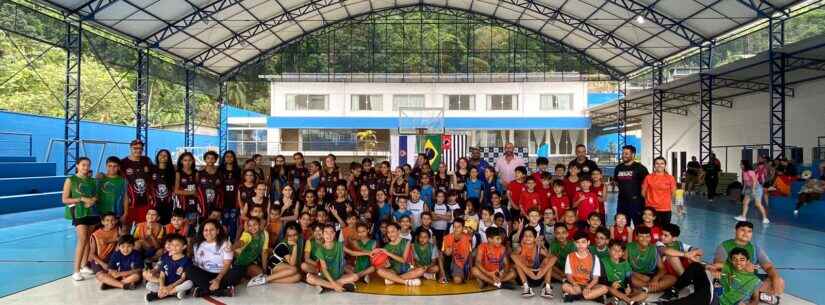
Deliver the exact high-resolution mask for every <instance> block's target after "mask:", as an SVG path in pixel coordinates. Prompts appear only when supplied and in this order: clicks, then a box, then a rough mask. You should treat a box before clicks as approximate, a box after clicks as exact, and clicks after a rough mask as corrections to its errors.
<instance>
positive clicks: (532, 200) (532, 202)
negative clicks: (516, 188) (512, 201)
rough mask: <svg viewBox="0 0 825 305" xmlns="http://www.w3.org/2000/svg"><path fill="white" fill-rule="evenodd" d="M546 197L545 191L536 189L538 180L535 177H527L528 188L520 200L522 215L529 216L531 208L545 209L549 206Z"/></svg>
mask: <svg viewBox="0 0 825 305" xmlns="http://www.w3.org/2000/svg"><path fill="white" fill-rule="evenodd" d="M546 198H547V197H546V196H545V195H544V193H543V192H539V191H536V180H535V179H533V177H527V189H526V190H525V191H524V192H522V193H521V196H520V197H519V200H518V207H519V210H521V215H522V216H524V217H527V213H528V212H529V211H530V209H534V208H535V209H537V210H539V211H544V209H546V208H547V207H548V204H547V200H546Z"/></svg>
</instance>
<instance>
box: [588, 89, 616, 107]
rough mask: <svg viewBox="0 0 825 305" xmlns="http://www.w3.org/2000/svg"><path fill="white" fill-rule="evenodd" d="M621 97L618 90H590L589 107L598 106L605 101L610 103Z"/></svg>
mask: <svg viewBox="0 0 825 305" xmlns="http://www.w3.org/2000/svg"><path fill="white" fill-rule="evenodd" d="M618 98H619V93H618V92H606V93H597V92H588V93H587V107H588V108H589V107H593V106H598V105H601V104H604V103H609V102H611V101H614V100H616V99H618Z"/></svg>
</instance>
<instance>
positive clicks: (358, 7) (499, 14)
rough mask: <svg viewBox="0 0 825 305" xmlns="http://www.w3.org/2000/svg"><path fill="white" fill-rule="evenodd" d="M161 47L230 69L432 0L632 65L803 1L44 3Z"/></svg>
mask: <svg viewBox="0 0 825 305" xmlns="http://www.w3.org/2000/svg"><path fill="white" fill-rule="evenodd" d="M41 2H45V3H47V4H50V5H52V6H53V7H56V8H58V9H60V10H62V11H63V12H64V13H67V14H70V15H72V14H74V15H76V16H78V17H79V19H81V20H83V21H86V22H90V23H94V24H96V25H98V26H103V27H104V28H105V29H106V30H109V31H112V32H115V33H118V34H122V35H124V36H125V37H128V38H129V40H132V41H134V42H135V43H136V45H138V46H140V47H145V48H149V49H154V50H159V51H162V52H164V53H167V54H169V55H171V56H172V57H174V58H177V59H178V60H180V61H181V63H183V64H184V65H186V66H192V67H196V68H199V69H202V70H206V71H210V72H212V73H214V74H216V75H221V76H226V75H231V74H232V73H234V72H235V70H237V69H241V68H242V67H244V66H245V65H246V64H247V63H250V62H254V61H255V60H256V58H257V57H260V56H266V55H268V54H271V52H272V50H278V49H281V48H282V47H283V46H284V45H287V44H290V43H292V42H295V41H297V40H299V39H300V38H301V37H304V36H306V35H309V34H311V33H313V32H314V31H316V30H317V29H320V28H323V27H327V26H330V25H333V24H336V23H338V22H341V21H345V20H350V19H353V18H357V17H359V16H363V15H368V14H371V13H374V12H377V11H382V10H387V9H393V8H403V7H410V6H432V7H441V8H446V9H456V10H460V11H466V12H470V13H475V14H479V15H483V16H488V17H490V18H493V19H496V20H499V21H503V22H504V23H509V24H513V25H516V26H520V27H524V28H525V29H529V30H530V31H532V32H535V33H537V34H539V35H541V36H544V37H546V38H547V39H549V41H556V42H560V43H561V44H563V45H565V46H566V47H568V48H570V49H572V50H577V51H578V52H580V53H582V54H585V55H587V56H588V57H590V58H591V59H592V60H593V62H594V63H596V64H599V65H603V66H604V67H603V69H602V70H607V71H613V73H609V74H610V76H611V77H614V78H619V77H622V78H623V77H626V76H627V75H629V74H630V73H632V72H635V71H638V70H640V69H644V68H645V67H648V66H651V65H653V64H655V63H660V62H665V61H666V60H667V59H668V58H670V57H672V56H674V55H677V54H680V53H682V52H684V51H686V50H689V49H692V48H695V47H697V46H699V45H701V44H703V43H706V42H708V41H711V40H713V39H715V38H718V37H722V36H724V35H726V34H728V33H730V32H732V31H735V30H736V29H738V28H740V27H742V26H744V25H747V24H751V23H753V22H755V21H758V20H762V19H764V18H765V17H766V16H771V15H773V14H776V13H777V12H781V11H784V10H786V9H787V8H789V7H791V6H793V5H795V4H797V3H800V2H801V1H799V0H737V1H735V2H734V1H722V0H716V1H713V2H710V3H708V2H707V1H700V0H685V1H671V0H583V1H565V2H563V3H562V4H560V5H558V4H552V3H555V2H550V1H547V0H473V1H460V0H394V1H387V0H181V1H160V0H42V1H41Z"/></svg>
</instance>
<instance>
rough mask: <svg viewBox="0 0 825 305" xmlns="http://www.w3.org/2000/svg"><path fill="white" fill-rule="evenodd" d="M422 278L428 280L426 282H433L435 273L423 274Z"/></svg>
mask: <svg viewBox="0 0 825 305" xmlns="http://www.w3.org/2000/svg"><path fill="white" fill-rule="evenodd" d="M424 278H425V279H428V280H434V279H435V273H431V272H424Z"/></svg>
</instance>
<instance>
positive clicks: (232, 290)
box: [223, 285, 235, 297]
mask: <svg viewBox="0 0 825 305" xmlns="http://www.w3.org/2000/svg"><path fill="white" fill-rule="evenodd" d="M223 296H225V297H234V296H235V286H232V285H229V286H228V287H226V289H224V295H223Z"/></svg>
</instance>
